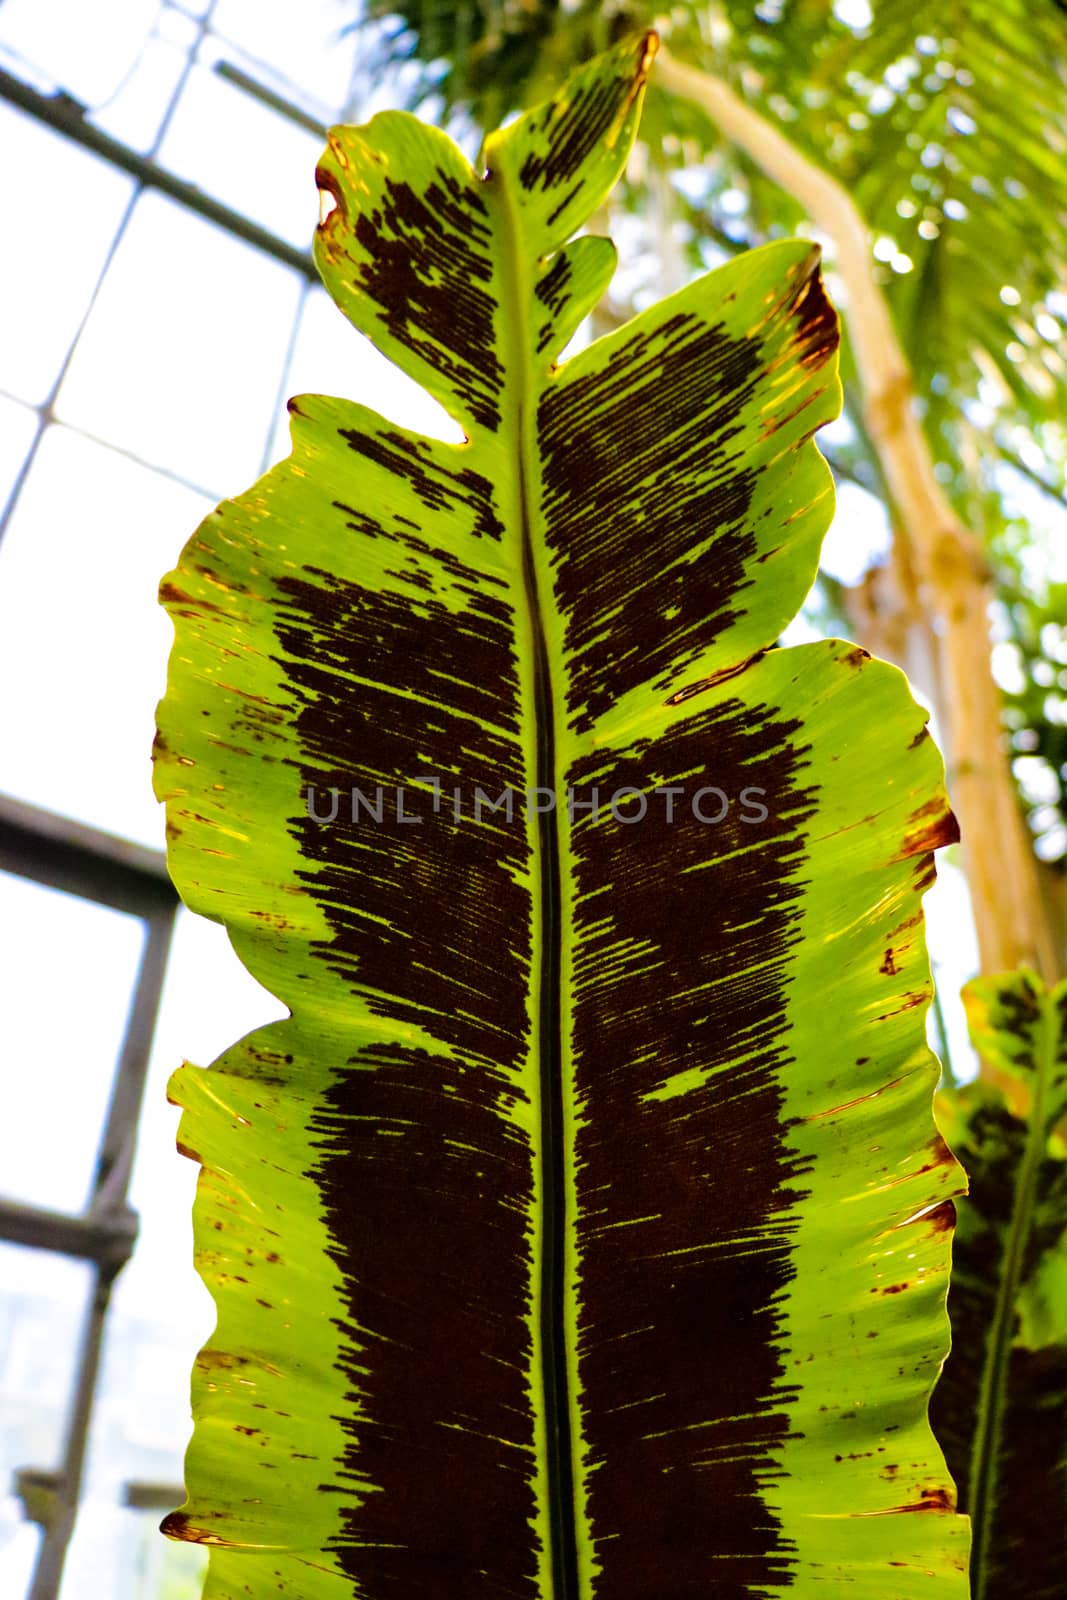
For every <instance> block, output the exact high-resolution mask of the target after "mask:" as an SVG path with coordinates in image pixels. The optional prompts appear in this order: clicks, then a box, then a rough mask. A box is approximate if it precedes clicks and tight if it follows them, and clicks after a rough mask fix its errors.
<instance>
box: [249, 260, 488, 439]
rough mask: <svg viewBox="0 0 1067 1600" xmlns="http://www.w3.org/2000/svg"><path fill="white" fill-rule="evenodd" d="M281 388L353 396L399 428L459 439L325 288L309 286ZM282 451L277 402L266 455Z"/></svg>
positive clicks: (284, 429) (284, 417)
mask: <svg viewBox="0 0 1067 1600" xmlns="http://www.w3.org/2000/svg"><path fill="white" fill-rule="evenodd" d="M285 393H286V395H287V396H288V395H295V394H329V395H337V396H339V397H340V398H341V399H344V400H359V401H361V402H362V404H363V405H368V406H372V407H373V408H374V410H375V411H378V412H380V413H381V415H382V416H384V417H388V418H389V420H390V421H391V422H398V423H400V424H401V426H403V427H405V428H414V429H415V430H416V431H417V432H421V433H428V434H431V435H432V436H433V437H434V438H436V439H449V440H452V441H454V442H455V443H457V444H459V443H461V442H462V440H463V430H462V428H461V427H460V426H459V424H458V423H456V422H453V420H452V418H451V417H450V416H449V415H448V412H447V411H446V410H445V408H444V406H442V405H439V404H438V402H437V401H436V400H434V399H433V398H432V397H431V396H430V395H428V394H427V393H426V390H425V389H423V388H421V387H420V385H419V384H417V383H416V382H415V381H414V380H413V379H412V378H409V377H408V376H407V374H406V373H403V372H401V370H400V368H399V367H397V366H394V365H393V363H392V362H391V361H390V360H389V359H388V358H387V357H386V356H383V355H382V354H381V353H380V351H378V350H376V349H375V348H374V346H373V345H372V344H371V342H370V340H369V339H367V338H365V337H364V336H363V334H361V333H359V332H357V330H356V329H355V328H354V327H353V326H352V324H351V323H350V322H349V320H348V318H347V317H346V316H345V315H344V314H343V312H341V311H340V310H338V308H337V307H336V306H335V305H334V303H333V301H332V300H331V299H330V297H329V295H328V294H327V293H326V291H325V289H317V288H316V289H312V290H311V292H310V293H309V294H308V296H307V299H306V301H305V303H304V309H303V312H302V314H301V317H300V325H299V328H298V329H297V337H296V342H295V346H294V349H293V357H292V362H291V364H290V367H289V371H288V373H287V374H286V380H285ZM288 454H289V416H288V412H287V411H286V409H285V407H284V405H283V406H282V408H281V412H280V415H279V417H278V419H277V422H276V426H275V434H274V443H273V454H272V457H271V459H272V460H274V461H279V460H281V458H282V457H283V456H287V455H288Z"/></svg>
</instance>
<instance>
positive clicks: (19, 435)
mask: <svg viewBox="0 0 1067 1600" xmlns="http://www.w3.org/2000/svg"><path fill="white" fill-rule="evenodd" d="M36 432H37V415H36V413H35V412H33V411H31V409H30V407H29V406H20V405H19V403H18V401H17V400H9V399H8V397H7V395H0V507H2V506H3V505H4V504H5V503H6V501H7V497H8V495H9V494H10V493H11V489H12V485H13V484H14V482H15V479H16V478H17V477H18V475H19V472H20V471H21V470H22V466H23V463H24V462H25V460H26V454H27V452H28V450H29V448H30V445H31V443H32V441H33V436H34V434H35V433H36Z"/></svg>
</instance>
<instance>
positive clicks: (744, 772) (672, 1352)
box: [569, 701, 811, 1600]
mask: <svg viewBox="0 0 1067 1600" xmlns="http://www.w3.org/2000/svg"><path fill="white" fill-rule="evenodd" d="M795 730H796V724H794V723H789V722H785V721H775V720H773V719H771V718H769V717H768V718H765V719H763V720H760V718H759V717H758V716H757V715H756V714H755V713H753V712H752V710H751V709H749V708H745V707H742V706H741V705H740V704H739V703H738V702H736V701H732V702H728V703H726V704H725V705H723V706H721V707H718V708H714V709H709V710H706V711H700V712H697V713H695V714H694V715H692V716H691V717H689V718H687V719H685V721H684V722H680V723H679V724H678V725H677V727H676V729H675V731H673V732H672V733H670V734H669V735H667V736H665V737H664V738H662V739H661V740H659V741H657V742H656V743H654V744H651V745H642V746H638V747H635V749H634V750H633V752H632V753H631V754H630V755H628V756H626V757H624V758H620V759H618V760H614V759H612V758H610V757H600V758H598V759H597V758H589V759H587V760H584V761H583V762H581V763H580V764H579V767H578V769H577V770H576V771H575V772H574V773H573V774H572V775H571V777H570V780H569V781H571V782H572V783H573V784H574V785H575V786H576V787H579V786H580V787H582V788H583V789H587V788H588V787H589V786H599V788H600V789H601V791H602V792H607V793H608V794H610V793H612V792H614V791H615V790H616V789H618V788H620V787H622V786H624V785H635V786H636V787H638V788H640V789H642V790H645V791H651V790H652V789H653V788H654V787H655V786H657V785H668V784H678V785H682V786H683V787H684V788H685V790H686V793H687V795H688V796H691V795H692V793H693V791H694V790H695V789H696V788H698V787H699V786H700V784H701V782H702V781H703V782H706V783H707V784H709V785H711V784H716V785H718V786H719V787H721V788H722V789H723V790H724V791H725V792H726V793H727V794H729V795H731V796H734V797H735V801H734V805H733V806H732V807H731V810H730V812H729V813H728V817H727V819H726V820H724V821H723V822H722V823H721V824H719V825H717V826H708V825H702V824H701V823H700V822H698V821H696V820H694V818H693V816H692V814H691V811H690V809H689V805H688V804H687V803H686V800H685V797H683V799H682V801H680V802H678V812H677V814H676V816H675V819H674V821H673V822H672V823H670V824H668V823H667V822H666V821H665V820H664V817H663V813H662V809H655V808H662V806H663V804H664V801H663V799H662V798H661V797H660V798H657V797H652V798H651V802H650V809H649V814H648V815H647V816H646V818H645V820H644V821H643V822H641V823H636V824H634V825H631V826H626V825H620V824H618V823H616V822H614V821H613V820H611V819H610V818H609V819H608V820H605V821H600V822H597V823H594V822H592V821H591V820H589V819H588V818H587V819H585V820H579V821H578V823H577V825H576V828H575V834H574V846H575V851H576V854H577V883H578V896H579V898H578V902H577V908H576V939H577V944H576V974H575V985H576V1002H575V1016H574V1048H575V1054H576V1060H577V1068H576V1088H577V1096H578V1108H577V1110H578V1116H579V1118H580V1128H579V1134H578V1147H577V1160H578V1189H579V1201H578V1207H579V1216H580V1219H581V1220H580V1222H579V1254H580V1288H579V1296H580V1305H581V1312H580V1315H581V1326H580V1334H579V1381H580V1385H581V1390H582V1396H583V1432H584V1437H585V1439H586V1441H587V1443H588V1447H589V1455H590V1460H589V1466H590V1467H591V1469H592V1470H591V1472H590V1474H589V1478H588V1487H589V1494H590V1515H591V1526H592V1534H593V1539H594V1544H595V1551H596V1558H597V1560H598V1561H599V1563H600V1565H601V1568H602V1576H601V1577H600V1579H599V1580H598V1584H597V1593H598V1595H600V1596H602V1597H604V1600H664V1597H666V1596H669V1597H670V1600H708V1597H710V1596H712V1595H714V1596H715V1597H716V1600H741V1597H742V1596H744V1597H745V1600H751V1597H753V1596H755V1595H763V1594H765V1593H767V1592H768V1591H769V1589H770V1588H771V1586H773V1585H775V1584H782V1583H788V1582H789V1581H790V1565H789V1546H788V1544H787V1543H786V1541H785V1540H784V1539H783V1537H782V1535H781V1531H780V1528H779V1526H778V1524H777V1521H776V1519H775V1517H774V1516H773V1514H772V1513H771V1512H770V1511H769V1510H768V1508H767V1506H766V1505H765V1504H764V1501H763V1499H762V1495H761V1485H762V1483H764V1482H765V1481H766V1479H767V1476H768V1474H769V1473H770V1472H772V1471H773V1452H774V1450H775V1447H776V1446H777V1445H780V1444H781V1442H782V1440H783V1438H784V1436H785V1432H786V1429H787V1425H788V1424H787V1418H786V1410H785V1406H786V1402H787V1400H788V1398H789V1396H790V1394H791V1393H792V1392H793V1391H792V1390H791V1389H790V1388H789V1386H788V1385H787V1384H786V1383H785V1382H784V1374H783V1367H782V1363H781V1361H780V1359H779V1356H778V1355H777V1353H776V1352H775V1350H774V1348H773V1343H774V1341H775V1339H776V1337H778V1336H780V1318H779V1315H778V1312H777V1311H776V1309H775V1307H774V1304H773V1302H774V1299H775V1297H776V1296H778V1295H780V1294H781V1292H782V1290H783V1289H785V1287H786V1285H787V1284H788V1283H789V1281H790V1278H791V1276H792V1268H791V1266H790V1244H789V1229H788V1224H785V1223H783V1222H782V1221H781V1220H780V1218H779V1217H778V1216H776V1214H777V1213H780V1212H781V1211H782V1210H783V1209H784V1208H786V1207H788V1206H789V1205H790V1203H791V1202H792V1201H793V1200H795V1199H796V1198H798V1197H799V1196H798V1189H797V1184H798V1180H799V1179H800V1178H801V1176H802V1168H801V1167H800V1166H799V1164H798V1162H797V1161H796V1159H795V1158H793V1157H791V1156H790V1153H789V1148H788V1139H787V1133H788V1129H787V1127H786V1126H784V1125H783V1117H782V1095H781V1092H780V1090H779V1088H778V1084H777V1081H776V1074H777V1073H778V1072H779V1071H781V1070H783V1069H786V1068H787V1067H788V1065H789V1060H788V1056H787V1055H786V1053H785V1050H784V1048H783V1045H782V1043H781V1042H780V1041H781V1039H782V1037H783V1019H784V1016H785V1000H784V994H783V988H782V978H783V971H784V966H785V958H786V955H787V952H788V950H789V948H790V945H791V944H792V943H793V942H795V940H796V939H797V938H798V936H799V935H798V905H799V900H800V897H801V894H802V890H801V889H800V888H799V887H798V886H797V885H796V884H795V883H789V882H787V874H789V873H795V872H796V871H797V869H798V868H799V867H801V866H802V856H803V844H802V839H801V838H800V836H798V832H797V828H798V823H799V822H800V821H801V820H802V819H803V818H804V817H805V816H807V815H810V807H811V797H810V796H809V795H808V794H807V793H805V791H804V790H803V789H802V788H801V787H800V786H799V780H798V758H797V754H796V752H795V751H793V750H791V749H790V738H791V736H792V735H793V734H794V732H795ZM701 773H703V774H706V778H704V779H703V780H701V779H700V777H699V776H695V775H699V774H701ZM749 785H752V786H756V787H761V788H763V789H765V790H766V791H767V795H768V796H769V797H773V798H772V799H768V801H767V804H768V805H769V807H770V810H771V815H770V817H769V818H768V820H767V821H766V822H765V823H762V824H760V825H758V826H749V825H746V824H744V823H742V822H741V821H740V820H739V819H740V811H739V808H738V806H737V803H736V797H737V796H738V795H739V793H740V791H741V790H742V789H743V788H745V787H746V786H749ZM713 804H714V802H712V801H708V802H707V808H708V809H710V808H711V806H712V805H713ZM654 818H655V820H654ZM608 886H610V889H611V893H610V895H609V894H607V893H606V892H605V890H606V889H607V888H608ZM624 950H625V951H629V952H631V954H630V955H629V956H628V958H626V960H625V967H624V966H623V954H622V952H623V951H624ZM692 1069H699V1070H703V1071H706V1072H707V1073H708V1074H709V1078H708V1081H707V1082H706V1084H704V1085H703V1086H701V1087H697V1088H691V1089H689V1090H687V1091H686V1092H684V1093H676V1094H675V1095H674V1096H673V1097H671V1098H664V1099H650V1098H649V1096H650V1095H651V1094H652V1093H654V1092H655V1091H657V1090H661V1089H662V1088H663V1087H664V1086H665V1085H666V1084H668V1083H669V1081H670V1080H671V1079H672V1078H673V1077H674V1076H675V1075H676V1074H679V1073H682V1072H686V1071H689V1070H692ZM727 1069H728V1070H727Z"/></svg>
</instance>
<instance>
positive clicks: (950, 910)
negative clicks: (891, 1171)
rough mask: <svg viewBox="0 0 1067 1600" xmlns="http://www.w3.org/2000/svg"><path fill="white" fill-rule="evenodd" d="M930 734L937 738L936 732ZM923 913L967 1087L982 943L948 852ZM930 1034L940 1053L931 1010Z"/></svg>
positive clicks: (959, 1073) (973, 1063)
mask: <svg viewBox="0 0 1067 1600" xmlns="http://www.w3.org/2000/svg"><path fill="white" fill-rule="evenodd" d="M932 731H933V733H934V737H935V738H937V737H938V735H937V731H936V729H935V730H932ZM923 910H924V911H925V912H926V939H927V944H928V946H929V950H930V960H931V963H932V965H933V970H934V980H935V982H936V984H937V993H938V999H939V1000H940V1002H941V1011H942V1015H943V1016H944V1019H945V1031H946V1033H947V1034H948V1047H949V1050H950V1052H951V1056H952V1071H953V1074H954V1075H955V1076H956V1077H957V1078H958V1079H960V1080H961V1081H962V1082H966V1081H968V1080H969V1079H971V1078H973V1077H975V1076H976V1074H977V1072H978V1057H977V1056H976V1055H975V1053H974V1050H973V1049H972V1047H971V1041H970V1037H969V1035H968V1032H967V1016H966V1013H965V1011H964V1009H963V1001H962V1000H961V999H960V990H961V989H962V987H963V985H964V984H965V983H966V982H967V981H968V979H970V978H973V977H974V975H975V973H976V972H977V971H978V940H977V936H976V934H975V930H974V918H973V916H972V913H971V900H970V895H969V894H968V892H967V880H966V878H965V877H964V876H963V873H962V872H961V871H960V869H959V867H958V866H956V865H955V864H954V863H953V862H952V861H950V860H949V859H948V858H947V852H946V851H944V850H942V851H940V853H939V854H938V858H937V882H936V883H935V884H934V887H933V888H932V889H931V890H930V891H929V892H928V893H927V894H926V895H924V897H923ZM928 1032H929V1035H930V1043H931V1045H932V1046H933V1048H934V1049H935V1050H937V1051H938V1052H939V1053H940V1044H939V1041H938V1039H937V1035H936V1029H935V1025H934V1015H933V1011H932V1010H931V1012H930V1017H929V1025H928Z"/></svg>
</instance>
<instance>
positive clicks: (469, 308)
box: [316, 129, 503, 430]
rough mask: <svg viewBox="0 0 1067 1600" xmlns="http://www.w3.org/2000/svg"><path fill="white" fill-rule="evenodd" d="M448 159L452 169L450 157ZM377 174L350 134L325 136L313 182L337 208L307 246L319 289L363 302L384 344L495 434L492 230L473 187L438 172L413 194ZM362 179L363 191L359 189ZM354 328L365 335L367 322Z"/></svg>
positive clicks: (498, 382) (498, 373) (498, 375)
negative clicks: (387, 339) (434, 376)
mask: <svg viewBox="0 0 1067 1600" xmlns="http://www.w3.org/2000/svg"><path fill="white" fill-rule="evenodd" d="M450 155H451V156H452V157H453V159H454V160H455V161H456V163H457V165H458V160H459V158H458V152H455V151H454V150H453V151H450ZM353 167H354V168H355V169H356V177H355V178H353V177H352V176H350V170H351V168H353ZM381 167H382V161H381V158H380V157H379V156H378V154H377V153H376V152H375V151H373V150H371V149H370V148H369V146H367V145H366V144H365V143H364V142H363V139H362V137H361V136H360V134H359V133H358V132H357V131H355V130H349V129H339V130H337V131H336V132H335V133H334V134H331V137H330V148H329V150H328V151H327V153H326V155H325V156H324V158H323V161H322V164H321V166H320V167H319V169H318V173H317V178H318V182H319V186H320V188H324V189H327V190H328V191H329V192H330V194H332V195H333V197H334V199H335V200H336V201H337V207H336V209H335V210H334V211H333V212H332V213H331V214H330V215H329V216H328V217H327V218H326V219H325V221H324V222H323V223H322V224H320V227H319V230H318V235H317V240H316V246H317V253H318V254H319V256H320V257H321V259H322V261H323V263H324V272H323V276H324V278H325V281H326V284H327V287H328V288H330V290H331V292H332V293H334V294H335V295H337V297H338V298H339V299H340V300H341V304H342V307H343V309H346V310H349V311H351V307H350V306H348V305H346V303H345V299H344V297H343V293H339V290H342V291H343V290H344V289H347V288H349V287H351V288H353V289H356V290H357V291H358V293H359V294H360V295H366V296H367V297H368V298H369V299H370V300H371V301H372V302H373V303H374V304H375V305H376V306H377V307H378V310H379V312H380V315H381V321H382V322H383V323H384V325H385V327H386V328H387V330H388V332H389V333H390V334H391V336H392V337H393V338H394V339H396V340H397V342H398V343H399V344H401V345H402V346H405V347H406V348H407V349H409V350H411V351H412V352H413V353H414V354H415V355H417V356H418V357H419V358H420V359H421V360H422V361H424V362H425V363H426V365H427V367H428V368H431V369H434V370H436V371H437V372H438V373H439V374H440V375H441V376H442V377H444V378H445V379H446V381H447V382H448V383H449V385H450V386H451V388H452V390H453V392H454V394H455V395H456V396H457V397H458V399H459V400H460V402H461V404H462V405H464V406H465V407H466V409H467V410H468V412H469V414H470V416H471V418H472V419H473V420H474V421H475V422H477V423H479V424H481V426H482V427H485V428H488V429H490V430H495V429H496V428H497V426H498V425H499V422H500V410H499V406H498V403H497V402H498V397H499V394H500V391H501V388H502V387H503V369H502V367H501V365H500V362H499V360H498V358H497V355H496V333H495V328H494V316H495V313H496V302H495V299H494V296H493V294H492V289H491V285H492V280H493V264H492V259H491V255H490V241H491V228H490V224H489V220H488V213H487V210H486V206H485V202H484V200H483V199H482V196H481V194H480V193H479V190H478V180H477V179H476V178H475V176H474V174H473V172H470V173H469V178H468V179H467V181H461V180H460V178H459V177H458V176H457V174H456V173H455V172H448V171H444V170H442V169H439V170H438V171H436V172H435V173H434V174H433V177H432V180H431V181H430V182H428V183H427V184H426V185H425V187H423V188H421V190H420V191H418V192H417V191H416V190H415V188H413V186H412V184H411V183H409V182H407V181H405V180H401V179H395V178H390V177H387V176H385V175H384V173H383V172H382V171H381V170H380V169H381ZM468 171H469V169H468ZM364 176H365V177H366V179H367V182H368V184H369V192H367V191H365V190H364V188H363V187H361V185H360V182H359V179H360V177H364ZM346 258H347V261H346ZM353 269H354V270H353ZM346 272H351V277H350V278H349V279H348V281H347V282H343V283H342V284H340V285H338V284H335V282H334V281H333V279H334V276H335V275H336V274H342V275H344V274H345V273H346ZM354 320H355V321H356V322H357V325H358V326H363V327H364V329H365V331H367V332H368V333H371V334H372V335H373V330H372V329H371V328H368V327H367V326H366V318H362V317H356V316H354Z"/></svg>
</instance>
